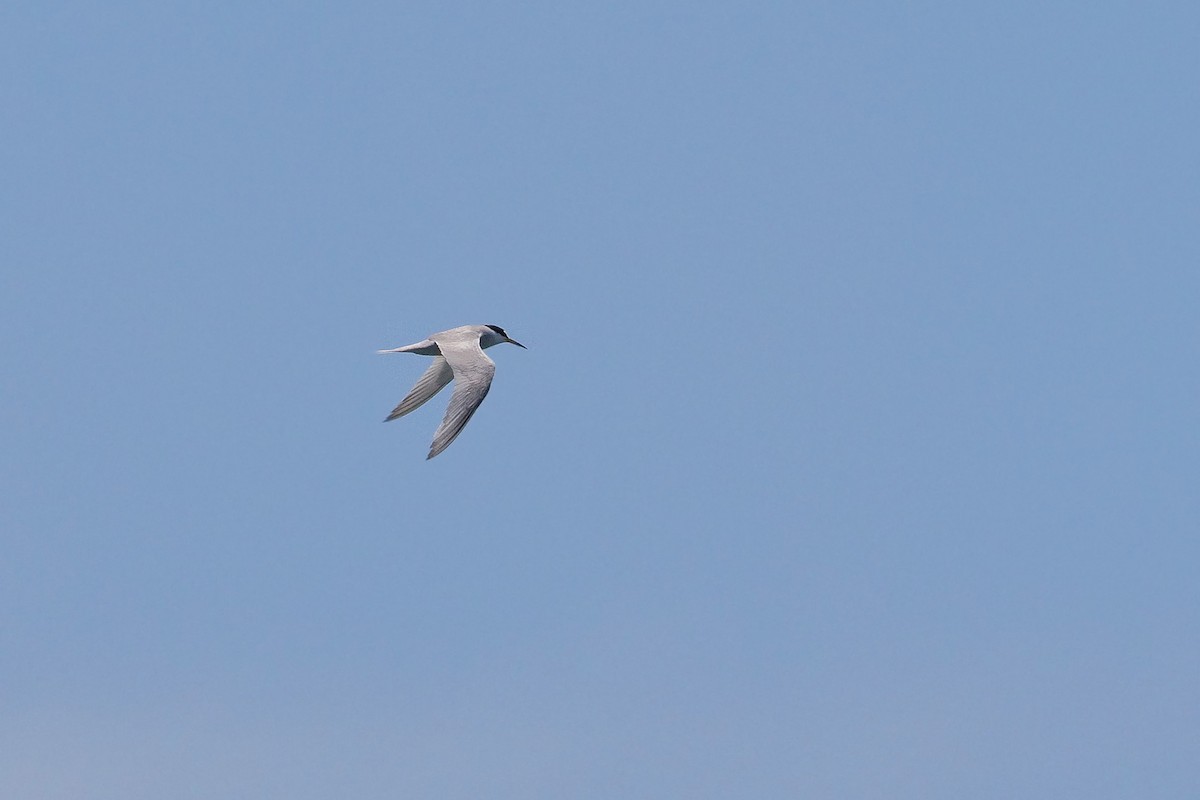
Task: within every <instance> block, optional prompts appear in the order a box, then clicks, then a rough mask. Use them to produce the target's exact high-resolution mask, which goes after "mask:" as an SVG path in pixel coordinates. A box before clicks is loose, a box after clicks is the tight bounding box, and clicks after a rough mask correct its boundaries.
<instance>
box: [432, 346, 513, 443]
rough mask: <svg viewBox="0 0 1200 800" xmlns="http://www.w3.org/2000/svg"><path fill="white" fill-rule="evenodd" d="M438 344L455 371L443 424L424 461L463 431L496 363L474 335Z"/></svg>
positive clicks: (488, 386)
mask: <svg viewBox="0 0 1200 800" xmlns="http://www.w3.org/2000/svg"><path fill="white" fill-rule="evenodd" d="M438 345H439V346H440V347H441V349H442V356H443V357H444V358H445V359H446V362H447V363H448V364H449V365H450V368H451V369H452V370H453V371H454V394H452V395H451V396H450V407H449V408H447V409H446V416H445V417H444V418H443V419H442V424H441V425H439V426H438V429H437V432H436V433H434V434H433V444H432V445H430V447H429V455H427V456H425V459H426V460H429V459H431V458H433V457H434V456H436V455H437V454H438V453H440V452H442V451H443V450H445V449H446V448H447V447H449V446H450V443H451V442H453V441H454V439H455V438H456V437H457V436H458V435H459V434H460V433H462V429H463V427H464V426H466V424H467V423H468V422H470V420H471V417H472V415H474V414H475V410H476V409H477V408H479V404H480V403H482V402H483V398H485V397H487V393H488V390H489V389H491V388H492V376H493V375H495V374H496V365H495V364H494V363H492V360H491V359H490V358H488V357H487V356H486V355H484V353H483V349H482V348H481V347H480V346H479V339H478V338H477V337H475V338H472V339H470V340H467V341H462V342H453V343H450V342H443V341H439V342H438Z"/></svg>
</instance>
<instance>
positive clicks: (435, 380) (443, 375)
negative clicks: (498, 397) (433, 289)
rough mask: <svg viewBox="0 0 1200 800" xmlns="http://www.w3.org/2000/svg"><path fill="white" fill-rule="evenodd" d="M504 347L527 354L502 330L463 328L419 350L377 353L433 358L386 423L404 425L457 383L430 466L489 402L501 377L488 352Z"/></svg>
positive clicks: (427, 341)
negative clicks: (404, 420) (408, 416)
mask: <svg viewBox="0 0 1200 800" xmlns="http://www.w3.org/2000/svg"><path fill="white" fill-rule="evenodd" d="M504 342H508V343H509V344H515V345H516V346H517V347H520V348H521V349H523V350H527V349H528V348H527V347H525V345H523V344H521V343H520V342H518V341H516V340H515V339H510V338H509V336H508V334H507V333H505V332H504V328H501V327H500V326H499V325H463V326H462V327H461V328H451V329H450V330H448V331H442V332H441V333H431V334H429V336H428V337H427V338H425V339H422V340H421V341H419V342H417V343H416V344H409V345H405V346H404V347H397V348H395V349H394V350H380V351H378V352H380V353H416V354H417V355H421V356H433V363H432V364H430V365H429V369H427V370H425V374H424V375H422V376H421V379H420V380H419V381H417V385H416V386H414V387H413V388H412V391H411V392H409V393H408V396H407V397H405V398H404V399H403V400H401V401H400V405H398V406H396V407H395V408H393V409H392V413H391V414H388V416H387V419H385V420H384V422H391V421H392V420H394V419H399V418H400V417H403V416H404V415H405V414H407V413H409V412H410V411H415V410H416V409H418V408H420V407H421V406H423V405H424V404H425V403H426V402H427V401H428V400H429V399H430V398H431V397H433V396H434V395H435V394H437V393H438V392H440V391H441V390H442V389H444V388H445V387H446V384H448V383H449V382H450V381H451V380H453V381H454V393H453V394H451V395H450V405H449V406H448V407H447V408H446V416H445V417H443V418H442V424H441V425H439V426H438V429H437V432H436V433H434V434H433V444H431V445H430V446H429V455H427V456H425V460H426V461H428V460H429V459H431V458H433V457H434V456H436V455H437V454H438V453H440V452H442V451H443V450H445V449H446V448H447V447H449V446H450V443H451V442H453V441H454V440H455V438H457V437H458V435H459V434H460V433H462V429H463V428H464V427H466V424H467V423H468V422H470V420H471V416H472V415H473V414H474V413H475V410H476V409H477V408H479V404H480V403H482V402H483V398H485V397H487V393H488V389H490V388H491V387H492V376H493V375H495V374H496V364H495V362H494V361H492V360H491V359H490V358H488V357H487V356H486V355H485V354H484V352H483V351H484V350H486V349H487V348H489V347H492V346H493V345H497V344H503V343H504Z"/></svg>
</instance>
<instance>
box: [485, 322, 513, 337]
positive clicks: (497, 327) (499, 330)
mask: <svg viewBox="0 0 1200 800" xmlns="http://www.w3.org/2000/svg"><path fill="white" fill-rule="evenodd" d="M488 327H489V328H491V329H492V330H494V331H495V332H496V333H498V334H500V335H501V336H503V337H504V338H505V339H507V338H508V334H507V333H505V332H504V328H501V327H500V326H499V325H488Z"/></svg>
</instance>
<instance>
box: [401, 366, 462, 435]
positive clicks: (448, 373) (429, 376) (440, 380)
mask: <svg viewBox="0 0 1200 800" xmlns="http://www.w3.org/2000/svg"><path fill="white" fill-rule="evenodd" d="M453 377H454V370H452V369H450V365H449V364H447V363H446V359H444V358H442V357H441V356H435V357H434V359H433V363H432V364H430V365H429V369H427V370H425V374H424V375H422V376H421V379H420V380H419V381H417V385H416V386H414V387H413V388H412V391H411V392H409V393H408V396H407V397H405V398H404V399H403V400H401V401H400V405H398V406H396V407H395V408H393V409H392V413H391V414H388V416H387V419H385V420H384V422H391V421H392V420H394V419H396V418H397V417H403V416H404V415H405V414H407V413H408V412H410V411H415V410H416V409H418V408H420V407H421V406H422V405H424V404H425V402H426V401H427V400H429V398H431V397H433V396H434V395H435V394H437V393H438V392H440V391H441V390H442V389H443V388H444V387H445V386H446V384H447V383H449V382H450V380H451V379H452V378H453Z"/></svg>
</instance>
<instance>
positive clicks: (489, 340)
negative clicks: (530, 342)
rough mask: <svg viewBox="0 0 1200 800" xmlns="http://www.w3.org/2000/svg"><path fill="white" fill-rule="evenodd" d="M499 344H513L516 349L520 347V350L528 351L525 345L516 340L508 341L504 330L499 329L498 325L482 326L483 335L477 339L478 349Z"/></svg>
mask: <svg viewBox="0 0 1200 800" xmlns="http://www.w3.org/2000/svg"><path fill="white" fill-rule="evenodd" d="M501 342H508V343H509V344H515V345H516V346H517V347H520V348H521V349H522V350H528V349H529V348H528V347H526V346H525V345H523V344H521V343H520V342H518V341H517V340H516V339H510V338H509V336H508V334H507V333H505V332H504V328H501V327H500V326H499V325H484V326H483V335H482V336H480V337H479V346H480V347H484V348H487V347H491V346H492V345H494V344H500V343H501Z"/></svg>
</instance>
